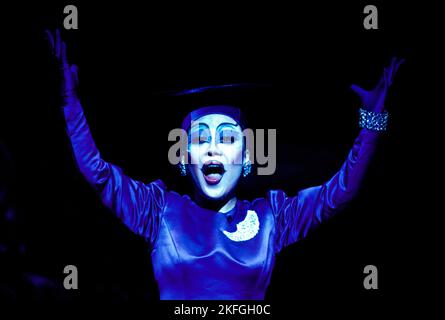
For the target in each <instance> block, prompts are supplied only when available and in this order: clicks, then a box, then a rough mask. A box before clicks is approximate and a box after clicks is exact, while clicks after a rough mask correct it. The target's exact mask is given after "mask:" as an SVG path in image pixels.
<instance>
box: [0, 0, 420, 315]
mask: <svg viewBox="0 0 445 320" xmlns="http://www.w3.org/2000/svg"><path fill="white" fill-rule="evenodd" d="M67 4H75V5H76V6H77V8H78V11H79V30H68V31H67V30H63V31H62V36H63V37H64V39H65V40H66V42H67V44H68V55H69V60H70V61H71V62H72V63H75V64H77V65H78V66H79V78H80V88H79V90H80V92H79V93H80V97H81V101H82V104H83V107H84V109H85V113H86V116H87V119H88V121H89V124H90V127H91V130H92V132H93V135H94V137H95V141H96V144H97V145H98V147H99V149H100V151H101V153H102V156H103V158H104V159H106V160H108V161H110V162H112V163H114V164H117V165H119V166H121V167H122V168H124V170H125V172H126V173H127V174H128V175H130V176H132V177H133V178H136V179H140V180H142V181H145V182H150V181H152V180H154V179H158V178H161V179H163V180H164V181H165V182H166V184H167V186H169V187H170V188H171V189H174V190H179V191H180V192H185V191H186V187H187V186H186V183H185V182H184V181H182V180H180V178H179V174H178V172H177V170H176V169H175V168H173V167H172V166H171V165H169V163H168V161H167V151H168V148H169V147H170V146H171V143H170V142H168V140H167V135H168V132H169V130H171V129H172V128H175V127H178V126H179V124H180V121H181V119H182V118H183V117H184V116H185V114H186V113H187V112H188V111H190V110H189V109H187V107H183V108H182V107H181V106H180V104H171V105H168V103H166V100H163V98H162V95H159V92H164V91H166V90H173V89H184V88H192V87H196V86H202V85H217V84H224V83H238V82H257V83H258V82H259V83H268V84H271V85H272V87H273V91H271V92H268V93H267V97H265V98H264V99H263V97H262V98H259V99H257V100H255V101H254V103H251V104H250V105H249V106H246V108H245V112H246V114H247V118H248V120H249V123H250V127H253V128H275V129H277V140H278V141H277V142H278V150H277V151H278V165H277V171H276V173H275V174H274V175H273V176H260V177H259V176H251V177H249V178H248V179H247V180H246V181H244V182H243V185H242V188H241V190H240V193H241V196H240V197H241V198H246V199H248V200H252V199H254V198H256V197H261V196H264V195H265V192H266V190H268V189H271V188H278V189H282V190H285V191H286V192H287V193H288V194H289V195H293V194H296V192H297V191H298V190H300V189H302V188H305V187H309V186H313V185H317V184H320V183H322V182H324V181H325V180H327V179H329V178H330V177H331V176H332V175H333V174H334V173H335V172H336V171H337V170H338V169H339V168H340V166H341V164H342V162H343V161H344V160H345V158H346V156H347V154H348V152H349V149H350V148H351V147H352V143H353V141H354V139H355V137H356V135H357V134H358V131H359V130H358V126H357V118H358V117H357V110H358V108H359V107H360V101H359V99H358V98H357V97H356V96H355V95H354V93H353V92H352V91H351V90H350V89H349V87H350V85H351V84H352V83H356V84H358V85H360V86H363V87H364V88H366V89H370V88H371V87H373V86H374V85H375V84H376V83H377V81H378V79H379V77H380V75H381V73H382V71H383V67H384V66H386V65H387V64H388V63H389V61H390V58H391V57H392V56H394V55H396V56H402V57H404V58H405V59H406V63H405V65H403V66H402V67H401V68H400V70H399V73H398V74H397V76H396V78H395V81H394V85H393V86H392V87H391V91H390V93H389V96H388V99H387V103H386V105H387V107H388V110H389V111H390V112H391V118H390V129H389V131H388V133H386V134H384V137H383V138H382V141H381V144H380V147H379V149H378V152H377V154H376V157H375V161H374V162H373V165H372V167H371V168H370V170H369V175H368V178H367V180H366V181H365V184H364V186H363V189H362V192H361V193H360V195H359V196H358V197H357V199H356V200H355V201H354V202H353V203H352V204H351V205H350V206H349V207H348V209H346V210H345V211H344V212H342V213H341V214H339V215H338V216H336V217H335V218H333V219H332V220H330V221H328V222H327V223H325V224H324V225H323V226H322V227H320V228H319V229H318V230H316V231H315V232H314V233H312V234H311V235H310V236H309V237H308V238H307V239H305V240H303V241H301V242H299V243H297V244H295V245H293V246H290V247H289V248H287V249H286V250H284V251H283V252H282V253H281V254H280V255H279V256H278V257H277V263H276V267H275V271H274V273H273V277H272V281H271V285H270V288H269V290H268V292H267V298H269V299H271V300H272V301H274V302H275V303H279V302H280V301H281V302H282V301H289V302H292V303H293V304H294V305H291V304H288V305H287V307H288V308H291V307H294V306H296V305H298V304H299V303H300V304H301V306H303V305H304V303H305V302H306V301H319V302H320V303H323V302H324V301H338V302H339V303H340V305H343V304H344V305H349V304H351V305H352V304H356V303H363V304H365V305H368V303H369V304H370V305H373V306H383V305H385V304H387V303H391V301H392V300H393V299H394V297H397V296H399V295H400V294H405V295H408V296H409V295H410V294H411V292H412V293H413V294H414V282H415V281H417V280H416V279H415V277H410V276H409V275H408V274H409V272H408V271H407V265H408V266H409V265H410V263H415V261H416V259H417V258H415V257H416V256H415V253H414V252H415V250H416V248H415V247H416V241H417V236H418V235H416V233H415V231H414V230H415V229H413V227H414V226H415V224H416V223H417V218H416V212H418V211H417V209H416V203H415V200H416V199H415V198H416V197H418V195H417V196H416V195H415V194H414V193H413V191H415V189H416V188H419V186H418V185H416V183H415V179H414V178H415V176H416V175H417V172H416V170H415V169H414V168H413V164H412V160H413V159H414V158H415V156H416V155H417V154H418V152H419V149H418V148H419V144H418V143H417V141H416V139H417V138H416V136H415V135H414V134H413V133H412V128H414V127H415V125H416V120H417V115H416V114H417V113H416V112H418V108H417V106H418V105H419V103H420V99H419V98H418V96H416V88H417V86H418V82H419V76H418V75H419V73H420V72H421V68H422V66H421V64H420V63H419V61H418V60H419V51H420V50H421V48H422V45H421V42H422V41H423V34H422V33H421V32H420V31H419V29H418V28H417V27H416V24H413V21H415V20H416V16H417V15H422V10H421V9H423V8H420V9H419V8H418V7H412V6H404V5H395V4H394V5H393V6H390V5H388V4H383V3H373V4H375V5H376V6H377V8H378V9H379V30H365V29H364V28H363V24H362V21H363V18H364V16H365V15H364V14H363V8H364V6H365V5H366V4H368V3H365V2H356V3H353V4H345V3H339V2H337V1H336V2H335V3H331V4H322V3H318V2H317V3H314V4H311V5H308V4H305V5H303V4H300V3H293V4H292V5H284V4H272V3H271V2H265V3H258V2H251V3H246V4H244V5H242V6H241V5H239V4H229V3H224V2H220V3H218V4H214V5H212V6H209V5H198V4H191V3H190V4H187V5H181V6H179V5H177V4H174V3H166V4H165V5H162V6H161V5H151V4H144V5H142V4H141V2H137V1H133V2H130V1H121V2H117V3H111V2H102V3H98V2H95V4H91V3H86V2H78V1H77V2H76V1H75V2H66V3H65V2H60V3H59V4H50V3H47V4H38V5H37V4H34V5H28V4H26V5H25V4H23V5H15V6H11V8H7V9H5V10H4V19H3V20H2V25H3V24H4V28H3V34H4V36H3V37H2V38H3V42H4V43H5V44H6V45H5V46H4V47H3V51H4V53H6V58H4V59H2V65H3V70H4V72H3V73H2V77H5V82H3V83H4V84H3V85H2V87H3V90H2V91H4V100H3V102H2V108H1V114H0V115H1V117H0V121H1V131H0V134H1V135H0V143H1V145H2V148H3V150H4V151H3V152H2V153H3V154H4V155H3V158H5V159H6V158H8V159H9V160H4V161H3V160H2V161H3V162H2V167H3V168H6V169H3V171H4V172H5V174H4V176H5V177H7V178H4V180H3V181H6V182H4V184H5V185H6V186H7V190H9V191H8V195H7V197H8V200H7V202H5V203H8V205H7V207H8V208H9V209H8V210H9V211H8V210H6V209H3V211H2V214H3V215H4V217H2V218H1V219H2V226H1V228H2V229H1V232H2V238H1V240H2V241H3V243H4V245H3V247H4V248H5V249H4V250H3V251H2V252H3V253H1V254H2V260H3V262H2V275H1V276H0V279H1V280H2V281H0V282H2V283H3V284H2V286H1V287H0V288H3V291H4V292H6V293H5V296H6V297H7V298H9V299H11V300H23V301H30V300H37V301H57V302H79V301H98V300H100V301H105V302H108V303H109V302H126V301H131V302H133V301H153V300H156V299H158V292H157V288H156V285H155V282H154V280H153V275H152V270H151V265H150V258H149V254H147V250H148V248H147V246H146V245H145V244H144V242H143V240H142V239H140V238H138V237H137V236H135V235H133V234H132V233H131V232H130V231H129V230H127V229H126V228H125V226H123V225H122V224H121V223H120V222H119V221H117V219H116V218H114V216H113V215H112V214H111V213H110V212H108V211H107V209H105V208H104V207H103V206H102V204H101V203H100V200H99V198H98V197H97V196H96V195H95V194H94V191H93V190H92V189H91V188H90V187H89V186H88V185H87V183H86V182H85V181H84V180H83V178H82V176H81V175H80V173H79V172H78V171H77V168H76V165H75V162H74V160H73V156H72V154H71V150H70V145H69V141H68V139H67V137H66V134H65V132H64V120H63V117H62V113H61V110H60V106H59V101H60V100H59V98H58V93H59V79H58V74H57V67H56V66H55V64H54V63H53V60H52V57H51V55H50V53H49V49H48V46H47V43H46V42H45V36H44V30H45V29H46V28H49V29H54V28H56V27H58V28H62V26H63V25H62V23H63V19H64V17H65V15H64V14H63V8H64V6H65V5H67ZM167 105H168V107H167ZM5 190H6V189H5ZM11 208H12V209H11ZM11 210H12V211H13V212H14V213H13V214H9V216H8V217H11V216H13V218H12V219H10V218H6V214H5V213H4V212H6V211H8V212H11ZM11 230H14V231H13V232H12V231H11ZM68 264H74V265H76V266H77V267H78V269H79V290H77V291H72V292H68V291H66V290H64V289H63V286H62V281H63V278H64V275H63V273H62V271H63V268H64V266H65V265H68ZM368 264H373V265H376V266H377V267H378V270H379V289H378V290H375V291H367V290H364V289H363V285H362V281H363V278H364V274H363V268H364V267H365V266H366V265H368ZM408 268H409V267H408ZM410 290H411V291H410Z"/></svg>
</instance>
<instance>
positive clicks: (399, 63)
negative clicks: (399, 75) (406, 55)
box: [394, 58, 405, 74]
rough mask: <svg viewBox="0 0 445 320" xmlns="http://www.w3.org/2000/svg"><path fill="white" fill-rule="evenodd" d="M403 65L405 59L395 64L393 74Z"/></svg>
mask: <svg viewBox="0 0 445 320" xmlns="http://www.w3.org/2000/svg"><path fill="white" fill-rule="evenodd" d="M404 63H405V59H403V58H402V59H400V60H399V61H398V62H397V64H396V68H395V71H394V74H395V73H396V72H397V70H399V67H400V66H401V65H402V64H404Z"/></svg>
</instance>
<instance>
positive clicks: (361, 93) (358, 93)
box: [351, 84, 366, 97]
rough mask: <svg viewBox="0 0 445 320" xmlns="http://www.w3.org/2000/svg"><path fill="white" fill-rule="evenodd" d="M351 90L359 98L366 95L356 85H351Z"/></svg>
mask: <svg viewBox="0 0 445 320" xmlns="http://www.w3.org/2000/svg"><path fill="white" fill-rule="evenodd" d="M351 90H352V91H354V92H355V93H356V94H357V95H358V96H359V97H362V96H363V95H364V94H365V93H366V91H365V90H364V89H362V88H361V87H359V86H358V85H356V84H353V85H351Z"/></svg>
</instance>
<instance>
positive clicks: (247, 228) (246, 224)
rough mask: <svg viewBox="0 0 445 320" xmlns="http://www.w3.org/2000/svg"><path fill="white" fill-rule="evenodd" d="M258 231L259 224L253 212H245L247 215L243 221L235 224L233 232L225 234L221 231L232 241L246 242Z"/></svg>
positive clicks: (225, 232)
mask: <svg viewBox="0 0 445 320" xmlns="http://www.w3.org/2000/svg"><path fill="white" fill-rule="evenodd" d="M259 230H260V222H259V220H258V216H257V214H256V212H255V211H253V210H247V215H246V217H245V218H244V220H243V221H241V222H240V223H237V224H236V231H235V232H227V231H225V230H223V233H224V234H225V235H226V237H227V238H229V239H230V240H232V241H236V242H239V241H247V240H250V239H252V238H253V237H255V236H256V234H257V233H258V231H259Z"/></svg>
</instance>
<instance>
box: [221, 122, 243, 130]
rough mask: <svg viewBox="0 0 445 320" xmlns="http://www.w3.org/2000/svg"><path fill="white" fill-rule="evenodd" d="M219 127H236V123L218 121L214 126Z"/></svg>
mask: <svg viewBox="0 0 445 320" xmlns="http://www.w3.org/2000/svg"><path fill="white" fill-rule="evenodd" d="M221 127H223V128H224V127H238V124H233V123H230V122H223V123H220V124H219V125H218V127H217V128H216V130H219V129H221Z"/></svg>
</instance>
